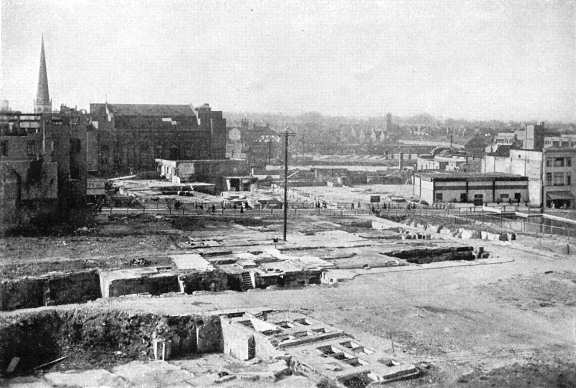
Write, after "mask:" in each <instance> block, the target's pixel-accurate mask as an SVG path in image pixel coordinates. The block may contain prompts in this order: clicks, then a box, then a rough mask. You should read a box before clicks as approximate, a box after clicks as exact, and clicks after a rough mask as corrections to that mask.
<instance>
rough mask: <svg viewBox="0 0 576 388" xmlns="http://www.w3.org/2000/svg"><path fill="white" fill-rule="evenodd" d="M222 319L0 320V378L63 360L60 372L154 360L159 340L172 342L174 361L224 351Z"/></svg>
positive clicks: (61, 313)
mask: <svg viewBox="0 0 576 388" xmlns="http://www.w3.org/2000/svg"><path fill="white" fill-rule="evenodd" d="M221 338H222V334H221V326H220V321H219V319H218V317H212V316H200V315H186V316H165V315H157V314H151V313H129V312H124V311H117V310H103V309H94V308H89V307H83V308H80V309H75V310H67V309H66V310H43V311H38V312H34V313H25V314H19V315H15V316H10V317H5V318H2V320H1V321H0V375H1V374H4V373H6V371H7V368H8V366H9V365H10V363H11V362H13V363H14V362H15V361H13V360H14V359H15V358H18V359H19V360H18V362H17V366H16V368H15V370H14V371H13V372H12V374H27V373H30V372H32V371H34V370H35V369H37V368H38V367H40V366H42V364H45V363H49V362H51V361H54V360H58V359H60V358H64V359H63V360H62V361H61V362H59V364H58V367H59V368H62V369H69V368H94V367H95V366H104V365H110V364H113V363H116V362H118V361H130V360H148V359H151V358H153V357H154V351H153V345H154V342H155V341H158V340H160V341H165V342H168V343H170V354H171V357H183V356H188V355H191V354H198V353H209V352H221V351H222V343H221Z"/></svg>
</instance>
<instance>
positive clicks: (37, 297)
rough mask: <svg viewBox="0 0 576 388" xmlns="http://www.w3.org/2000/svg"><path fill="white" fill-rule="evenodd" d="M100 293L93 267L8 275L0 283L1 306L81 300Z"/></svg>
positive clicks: (44, 304) (97, 295)
mask: <svg viewBox="0 0 576 388" xmlns="http://www.w3.org/2000/svg"><path fill="white" fill-rule="evenodd" d="M100 296H101V295H100V282H99V276H98V271H96V270H89V271H81V272H74V273H67V274H66V273H61V274H55V275H44V276H38V277H24V278H20V279H8V280H3V281H2V282H1V283H0V310H15V309H22V308H30V307H40V306H46V305H53V304H67V303H83V302H87V301H89V300H94V299H97V298H99V297H100Z"/></svg>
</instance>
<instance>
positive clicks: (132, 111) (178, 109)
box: [90, 103, 196, 117]
mask: <svg viewBox="0 0 576 388" xmlns="http://www.w3.org/2000/svg"><path fill="white" fill-rule="evenodd" d="M106 106H108V110H109V111H110V112H112V113H114V114H116V115H119V116H162V117H171V116H176V117H177V116H193V117H196V113H194V110H193V107H192V106H191V105H162V104H106V103H104V104H100V103H98V104H90V113H92V114H105V113H106Z"/></svg>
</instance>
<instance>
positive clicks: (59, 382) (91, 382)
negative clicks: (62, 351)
mask: <svg viewBox="0 0 576 388" xmlns="http://www.w3.org/2000/svg"><path fill="white" fill-rule="evenodd" d="M44 379H45V380H46V381H47V382H48V383H50V384H51V385H53V386H64V387H84V388H89V387H95V388H96V387H127V386H129V383H128V382H127V381H126V380H124V379H123V378H122V377H120V376H116V375H114V374H112V373H110V372H108V371H107V370H105V369H90V370H82V371H80V370H78V371H77V370H70V371H66V372H52V373H47V374H45V375H44Z"/></svg>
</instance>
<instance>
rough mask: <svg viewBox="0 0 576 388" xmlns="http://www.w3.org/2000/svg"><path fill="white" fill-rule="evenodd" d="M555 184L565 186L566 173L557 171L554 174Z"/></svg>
mask: <svg viewBox="0 0 576 388" xmlns="http://www.w3.org/2000/svg"><path fill="white" fill-rule="evenodd" d="M553 179H554V186H564V173H562V172H555V173H554V175H553Z"/></svg>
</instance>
